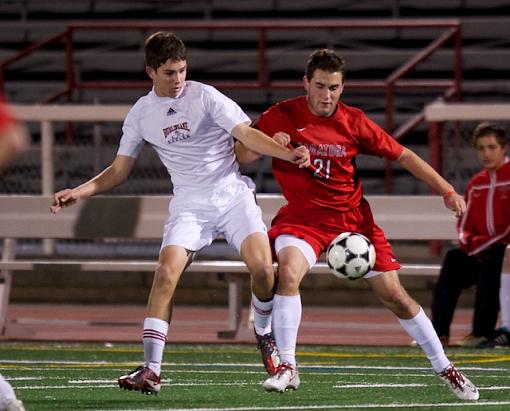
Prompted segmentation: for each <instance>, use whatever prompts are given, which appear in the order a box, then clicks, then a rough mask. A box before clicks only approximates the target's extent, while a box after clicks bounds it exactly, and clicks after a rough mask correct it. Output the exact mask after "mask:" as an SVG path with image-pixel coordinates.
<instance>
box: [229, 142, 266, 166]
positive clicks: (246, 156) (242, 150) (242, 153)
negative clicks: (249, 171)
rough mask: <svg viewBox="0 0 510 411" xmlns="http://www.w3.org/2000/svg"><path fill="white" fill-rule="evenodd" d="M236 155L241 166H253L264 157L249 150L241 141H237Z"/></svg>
mask: <svg viewBox="0 0 510 411" xmlns="http://www.w3.org/2000/svg"><path fill="white" fill-rule="evenodd" d="M235 154H236V158H237V162H238V163H239V164H241V165H246V164H251V163H253V162H255V161H257V160H259V159H260V158H261V157H262V155H261V154H259V153H257V152H255V151H252V150H250V149H248V148H247V147H246V146H245V145H244V144H242V143H241V142H239V141H237V142H236V145H235Z"/></svg>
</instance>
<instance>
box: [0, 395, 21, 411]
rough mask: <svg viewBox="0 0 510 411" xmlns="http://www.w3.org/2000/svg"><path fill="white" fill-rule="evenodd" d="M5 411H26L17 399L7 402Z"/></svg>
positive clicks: (10, 399)
mask: <svg viewBox="0 0 510 411" xmlns="http://www.w3.org/2000/svg"><path fill="white" fill-rule="evenodd" d="M3 409H5V411H25V407H24V406H23V403H22V402H21V401H20V400H18V399H16V398H9V399H8V400H7V401H6V402H5V408H3Z"/></svg>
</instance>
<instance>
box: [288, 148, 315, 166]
mask: <svg viewBox="0 0 510 411" xmlns="http://www.w3.org/2000/svg"><path fill="white" fill-rule="evenodd" d="M292 155H293V157H294V159H293V160H292V161H291V162H292V163H293V164H297V165H298V166H299V168H306V167H310V164H311V163H310V152H309V151H308V149H307V148H306V147H305V146H299V147H296V148H294V149H293V150H292Z"/></svg>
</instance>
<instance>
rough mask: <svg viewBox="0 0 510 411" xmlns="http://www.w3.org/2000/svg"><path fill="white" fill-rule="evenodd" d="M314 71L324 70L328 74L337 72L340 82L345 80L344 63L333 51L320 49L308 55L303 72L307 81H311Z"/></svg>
mask: <svg viewBox="0 0 510 411" xmlns="http://www.w3.org/2000/svg"><path fill="white" fill-rule="evenodd" d="M315 70H324V71H327V72H328V73H335V72H337V71H339V72H340V74H342V80H344V79H345V62H344V60H343V59H342V57H340V56H338V55H337V54H336V53H335V52H334V51H333V50H328V49H320V50H315V51H314V52H313V53H312V54H310V57H309V58H308V61H307V62H306V71H305V75H306V78H307V79H308V80H311V79H312V77H313V74H314V73H315Z"/></svg>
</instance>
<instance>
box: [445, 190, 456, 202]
mask: <svg viewBox="0 0 510 411" xmlns="http://www.w3.org/2000/svg"><path fill="white" fill-rule="evenodd" d="M454 194H457V192H456V191H455V190H452V191H448V192H447V193H444V194H443V198H444V199H445V200H446V199H447V198H448V197H450V196H452V195H454Z"/></svg>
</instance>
